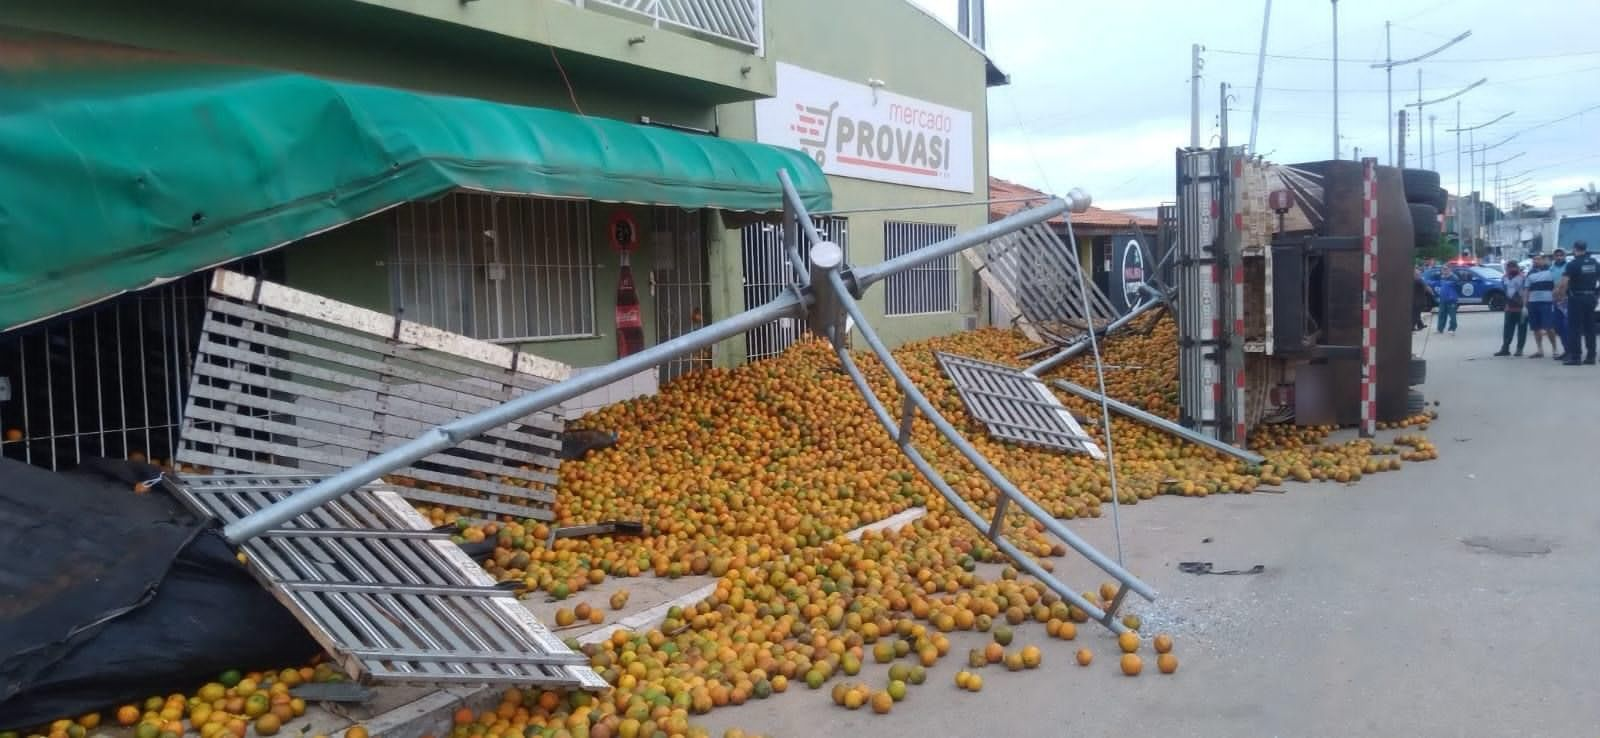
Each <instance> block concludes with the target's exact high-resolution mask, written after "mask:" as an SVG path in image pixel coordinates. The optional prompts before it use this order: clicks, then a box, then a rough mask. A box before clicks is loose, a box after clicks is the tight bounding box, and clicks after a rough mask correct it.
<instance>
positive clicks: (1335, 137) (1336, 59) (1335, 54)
mask: <svg viewBox="0 0 1600 738" xmlns="http://www.w3.org/2000/svg"><path fill="white" fill-rule="evenodd" d="M1330 4H1331V5H1332V6H1333V158H1335V159H1337V158H1339V0H1330Z"/></svg>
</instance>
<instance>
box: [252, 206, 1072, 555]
mask: <svg viewBox="0 0 1600 738" xmlns="http://www.w3.org/2000/svg"><path fill="white" fill-rule="evenodd" d="M783 179H785V180H787V178H786V177H785V178H783ZM785 189H787V190H790V194H792V187H786V188H785ZM1067 208H1068V205H1067V203H1066V202H1065V201H1062V200H1052V201H1051V202H1049V203H1047V204H1045V205H1043V206H1040V207H1037V208H1033V209H1031V210H1024V211H1022V212H1019V213H1017V214H1015V215H1011V216H1009V217H1006V218H1003V219H1001V220H998V221H996V222H994V223H990V224H988V225H985V226H983V227H982V228H978V229H976V230H973V231H968V232H966V233H959V234H956V235H955V236H952V237H950V238H947V239H944V240H943V241H939V242H937V243H933V244H930V245H928V246H925V247H923V248H921V249H918V250H917V251H913V252H911V253H909V254H906V255H905V256H902V257H899V258H896V259H891V260H889V261H886V262H883V263H881V264H877V265H874V266H872V267H870V268H868V269H865V270H863V272H864V273H865V276H862V277H858V278H857V280H855V281H856V284H857V289H865V288H866V286H867V285H870V284H872V283H873V282H876V281H879V280H881V279H883V278H884V277H887V276H888V275H890V274H894V273H897V272H902V271H906V270H909V269H911V268H912V267H915V266H918V265H921V264H924V263H927V262H929V261H932V260H934V259H937V258H939V257H942V256H946V255H950V254H956V253H959V252H961V251H963V250H965V249H969V248H972V247H973V246H977V245H978V244H981V243H983V242H985V241H988V240H991V239H993V238H995V237H996V236H1000V235H1004V234H1006V233H1009V232H1011V231H1015V230H1017V229H1019V228H1024V227H1026V226H1030V225H1033V224H1035V223H1039V222H1042V221H1045V220H1048V219H1049V218H1053V217H1055V216H1056V215H1058V214H1060V213H1062V212H1065V211H1066V210H1067ZM797 225H799V226H800V227H801V228H803V229H805V230H807V231H812V229H810V228H806V226H807V225H808V224H807V223H799V224H797ZM794 258H798V254H796V255H795V256H794ZM803 264H804V263H803V262H801V263H800V264H799V265H798V266H800V271H804V266H803ZM813 300H814V298H813V297H812V292H811V290H810V288H809V287H805V288H802V287H796V288H794V289H792V290H790V291H787V292H785V293H784V294H782V295H779V296H778V297H777V298H775V299H773V300H772V301H771V302H768V303H767V304H765V305H761V306H760V307H755V308H751V309H749V310H746V311H744V312H742V313H739V314H738V315H734V316H732V317H730V318H727V319H724V320H720V321H717V322H716V323H712V324H711V325H708V326H706V327H704V328H701V329H700V330H697V331H693V332H690V333H686V334H684V335H682V336H679V337H677V338H674V339H672V340H670V341H665V342H663V343H659V344H656V345H655V346H651V347H650V348H647V349H645V350H643V351H640V352H639V353H637V354H632V355H630V356H627V357H624V358H622V359H618V360H617V361H614V362H611V363H610V364H606V365H604V366H602V367H599V368H597V369H595V370H594V371H591V372H586V373H584V374H581V375H579V376H576V377H573V378H571V379H568V380H566V381H564V382H559V383H556V384H552V385H550V386H548V387H542V388H540V389H538V390H536V391H534V392H530V393H528V394H526V395H523V396H521V397H518V398H517V399H515V400H511V401H510V402H507V403H505V404H502V405H497V406H495V407H492V408H489V409H488V410H484V411H482V412H479V413H475V414H473V415H468V416H465V417H462V418H460V419H458V420H455V421H452V422H450V423H446V424H444V425H441V426H438V427H436V428H433V429H431V430H429V431H427V432H426V433H423V434H422V435H421V436H419V437H417V438H415V439H413V440H410V441H407V442H406V443H403V444H401V445H399V446H396V447H394V448H392V449H390V450H388V451H385V452H383V453H381V454H379V455H377V456H374V457H372V458H370V459H367V460H366V461H363V462H361V463H359V464H356V465H355V466H352V467H350V468H349V469H346V470H344V471H342V472H339V473H337V474H334V475H332V476H330V477H328V478H326V479H324V480H322V481H320V482H317V483H316V484H314V485H311V486H310V487H307V488H306V489H304V490H302V491H300V492H297V493H295V494H293V495H290V496H289V497H287V498H285V499H283V500H282V501H279V502H277V503H275V504H273V505H270V506H268V507H265V508H262V509H260V510H258V511H256V512H254V513H251V514H250V515H248V516H246V517H245V518H243V519H241V520H237V521H235V522H233V523H230V524H228V526H227V527H225V528H223V531H222V533H223V535H224V536H225V537H226V538H227V539H228V540H229V541H230V542H232V543H235V544H237V543H242V542H244V541H248V540H250V539H251V538H255V537H256V536H259V535H261V534H262V533H265V532H266V531H269V530H272V529H273V528H276V527H278V526H280V525H282V524H283V523H284V522H286V521H288V520H291V519H293V518H294V517H296V516H299V515H303V514H305V513H307V512H310V511H311V510H314V509H316V508H317V507H319V506H321V505H323V504H325V503H327V502H330V501H332V500H336V499H338V498H339V497H340V496H342V495H344V494H345V493H347V492H349V491H350V490H353V489H355V488H357V487H359V486H361V485H363V484H366V483H368V482H371V481H372V480H374V479H377V478H379V477H381V476H383V475H384V474H388V473H389V472H392V471H395V470H397V469H402V468H404V467H406V466H409V465H411V464H412V463H415V462H417V461H419V460H421V459H423V458H426V457H428V456H431V455H433V454H436V453H438V452H440V451H443V450H445V449H447V448H450V447H452V446H455V445H457V444H460V443H461V442H462V441H465V440H467V439H470V438H472V437H474V436H477V435H481V434H482V433H484V432H486V431H488V430H490V429H491V428H495V427H498V426H501V425H505V424H507V423H512V422H515V421H516V420H518V419H519V418H522V417H525V416H527V415H530V414H532V413H536V412H539V411H540V410H546V409H549V408H551V407H554V406H555V405H558V404H560V403H562V402H565V401H567V400H570V399H572V398H574V397H577V396H579V395H581V394H583V393H585V392H588V391H590V390H593V389H598V388H600V387H604V386H605V385H608V384H611V383H612V382H615V381H618V380H620V379H624V378H626V377H629V376H632V375H634V374H637V373H639V372H641V371H644V370H646V369H650V368H652V367H655V366H659V365H661V364H663V363H666V362H667V361H670V360H672V359H675V358H678V357H680V356H686V355H688V354H691V353H693V352H695V351H699V350H701V349H704V348H706V347H708V346H711V345H713V344H715V343H717V342H719V341H722V340H724V339H728V338H732V337H734V336H737V335H739V334H741V333H744V332H746V331H749V330H752V329H754V328H756V327H758V326H761V325H764V324H766V323H770V322H772V321H774V320H778V319H780V318H797V317H802V316H803V315H805V313H806V310H807V308H808V307H809V306H810V304H811V303H812V301H813Z"/></svg>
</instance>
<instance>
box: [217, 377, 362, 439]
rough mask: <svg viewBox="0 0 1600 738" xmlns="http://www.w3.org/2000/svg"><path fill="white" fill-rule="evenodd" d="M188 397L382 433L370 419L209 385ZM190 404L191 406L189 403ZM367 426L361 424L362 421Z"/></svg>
mask: <svg viewBox="0 0 1600 738" xmlns="http://www.w3.org/2000/svg"><path fill="white" fill-rule="evenodd" d="M189 397H190V398H191V400H193V399H196V398H198V399H205V400H209V401H212V402H223V403H229V404H234V405H243V406H246V407H250V408H255V409H259V410H266V411H269V412H272V413H275V414H279V415H289V416H294V417H298V418H301V419H304V420H315V421H317V422H319V423H328V424H329V425H339V426H343V427H346V428H352V429H354V430H358V431H362V432H365V433H378V432H381V431H382V430H383V429H382V428H381V427H380V425H379V424H378V423H377V422H376V421H375V420H374V419H371V418H366V419H363V418H361V417H359V416H355V415H350V414H348V413H335V412H328V411H325V410H322V409H319V408H314V407H305V406H302V405H296V404H294V403H292V402H284V401H282V400H274V399H271V398H268V397H261V396H258V395H251V394H246V393H243V392H237V391H234V390H228V389H223V388H221V387H216V386H212V385H208V384H198V383H196V384H194V385H193V386H191V387H190V391H189ZM191 404H192V403H191ZM364 420H365V421H367V422H363V421H364Z"/></svg>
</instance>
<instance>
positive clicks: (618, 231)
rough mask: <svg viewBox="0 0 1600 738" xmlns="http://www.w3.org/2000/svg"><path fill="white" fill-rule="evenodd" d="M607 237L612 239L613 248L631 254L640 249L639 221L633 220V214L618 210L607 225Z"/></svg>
mask: <svg viewBox="0 0 1600 738" xmlns="http://www.w3.org/2000/svg"><path fill="white" fill-rule="evenodd" d="M606 236H607V237H608V238H610V239H611V248H613V249H616V250H618V251H622V252H631V251H633V250H634V249H636V248H639V221H637V220H634V219H633V214H632V213H630V212H628V211H626V210H618V211H616V212H614V213H612V214H611V221H610V222H609V223H607V224H606Z"/></svg>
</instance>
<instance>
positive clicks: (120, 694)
mask: <svg viewBox="0 0 1600 738" xmlns="http://www.w3.org/2000/svg"><path fill="white" fill-rule="evenodd" d="M157 473H158V470H157V469H155V468H154V467H151V466H148V465H144V464H134V463H131V462H120V461H119V462H112V461H104V460H95V461H88V462H85V463H84V464H83V465H82V466H81V467H79V469H77V470H75V471H74V472H71V473H66V474H61V473H56V472H51V471H48V470H45V469H40V468H38V467H34V466H30V465H27V464H23V463H21V462H18V461H14V460H10V459H0V562H3V564H0V644H3V648H0V730H3V729H8V728H22V727H27V726H32V725H37V724H40V723H44V722H47V721H49V720H53V719H56V718H60V717H67V716H75V715H81V714H83V713H86V712H90V711H93V710H98V709H104V708H108V707H113V706H115V705H117V704H120V703H125V702H129V701H132V700H136V699H143V698H144V697H148V696H150V695H156V694H168V693H170V692H172V691H182V690H187V689H193V688H194V687H196V686H198V685H199V684H201V683H204V682H205V681H208V680H210V679H212V678H215V676H216V675H217V674H218V673H219V672H221V671H223V670H225V669H230V668H236V669H255V668H274V667H284V666H293V665H297V664H300V663H303V662H304V661H305V660H306V659H309V658H310V657H311V656H312V655H313V654H315V653H316V650H317V647H316V645H315V643H314V642H313V641H312V640H311V637H310V635H309V634H307V633H306V632H305V629H304V628H302V627H301V626H300V624H299V623H298V622H297V621H295V620H294V618H293V617H292V616H291V615H290V614H289V612H288V611H287V610H285V609H284V608H283V607H282V606H281V605H279V604H278V602H277V600H275V599H273V597H272V596H271V595H270V594H269V593H268V592H267V591H266V590H265V589H263V588H262V587H261V585H260V584H258V583H257V582H256V581H255V579H254V578H252V577H251V576H250V574H249V573H248V572H247V571H246V570H245V568H244V566H242V565H241V564H240V563H239V562H238V560H237V559H236V558H235V555H234V551H233V549H232V548H231V547H230V546H229V545H228V544H227V543H226V541H224V540H223V539H222V537H221V535H220V534H219V532H218V531H217V530H216V529H215V528H214V527H211V526H208V525H207V524H206V523H204V522H203V521H200V520H198V519H196V517H195V516H193V515H192V514H190V513H189V511H188V510H187V509H185V508H184V507H183V505H182V504H181V503H180V502H178V501H177V500H176V499H174V498H172V497H171V496H170V495H168V494H166V493H165V492H164V491H162V489H161V487H160V486H159V485H157V486H156V487H154V488H153V489H151V490H150V491H148V492H146V493H143V494H136V493H135V492H134V484H135V483H137V482H139V481H142V480H148V479H152V478H154V477H156V476H157Z"/></svg>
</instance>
